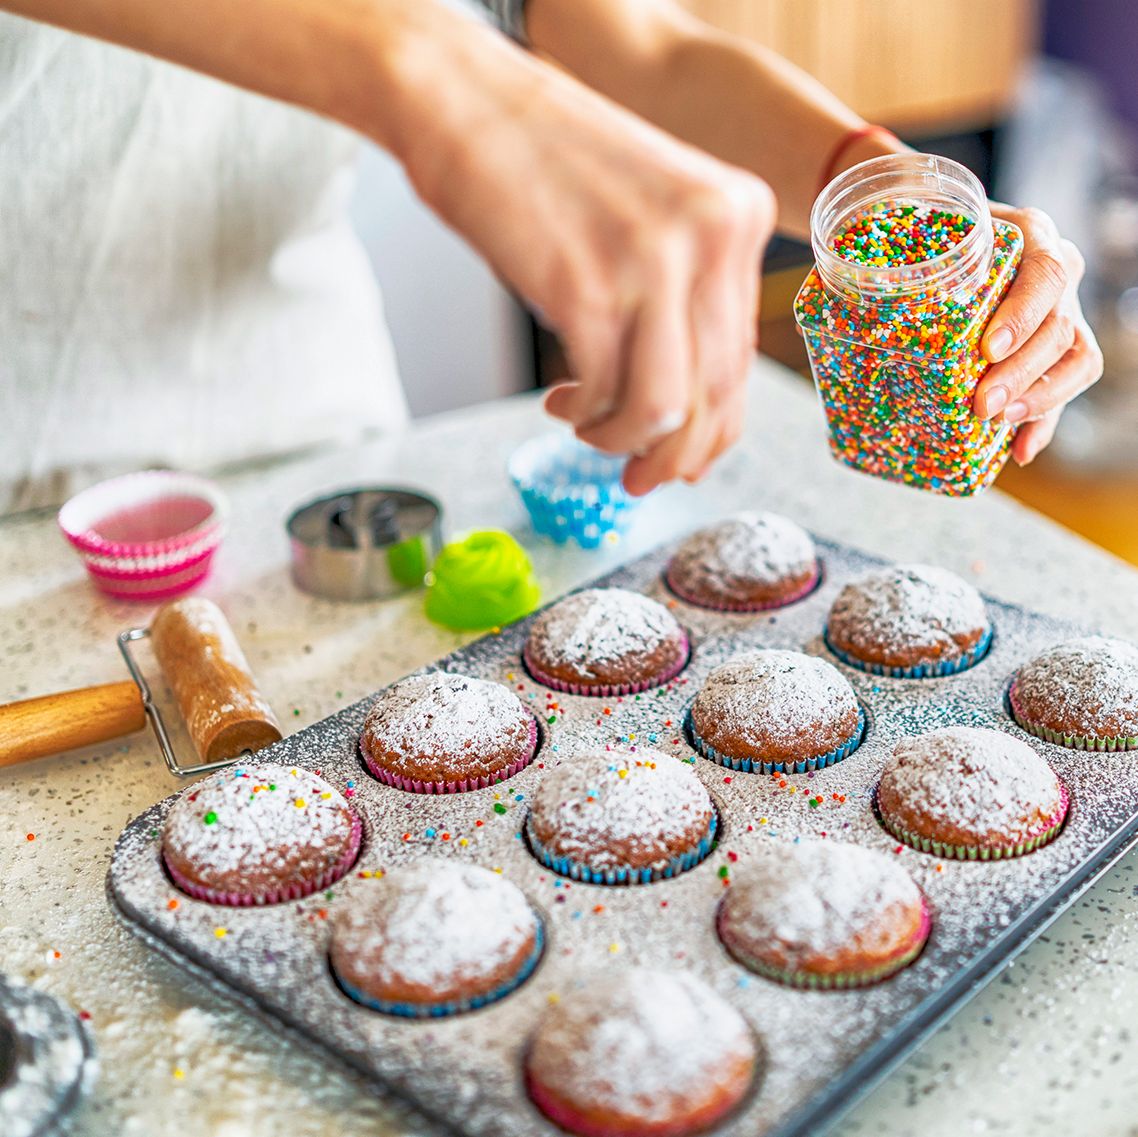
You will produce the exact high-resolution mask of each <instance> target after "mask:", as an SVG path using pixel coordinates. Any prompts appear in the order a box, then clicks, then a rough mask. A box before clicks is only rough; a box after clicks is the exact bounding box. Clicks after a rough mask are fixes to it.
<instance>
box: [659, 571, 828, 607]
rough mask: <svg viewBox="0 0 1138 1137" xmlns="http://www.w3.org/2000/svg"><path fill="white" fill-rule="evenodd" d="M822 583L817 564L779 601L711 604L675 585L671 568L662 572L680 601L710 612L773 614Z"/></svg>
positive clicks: (805, 595) (802, 597)
mask: <svg viewBox="0 0 1138 1137" xmlns="http://www.w3.org/2000/svg"><path fill="white" fill-rule="evenodd" d="M821 582H822V567H821V565H819V564H818V563H817V562H815V563H814V575H813V576H812V577H811V578H810V579H809V580H808V581H807V582H806V583H805V584H804V585H802V587H801V588H799V589H797V590H796V591H795V592H792V593H791V594H790V595H789V596H784V597H783V598H782V599H781V600H769V601H766V602H765V603H764V602H762V601H759V602H756V603H752V604H741V603H731V602H729V601H721V602H719V603H712V602H711V601H709V600H708V599H707V598H706V597H703V596H697V595H696V594H695V593H694V592H689V591H687V590H686V589H684V588H681V587H680V586H679V585H678V584H676V582H675V580H674V578H673V577H672V571H671V566H670V565H669V566H668V569H667V570H666V571H665V572H664V583H665V584H666V585H667V586H668V588H669V589H670V590H671V591H672V592H674V593H675V594H676V595H677V596H678V597H679V598H680V599H681V600H683V601H685V602H686V603H688V604H694V605H695V607H697V608H706V609H707V610H708V611H711V612H773V611H774V610H775V609H778V608H785V607H786V606H787V605H788V604H795V603H797V602H798V601H799V600H802V599H804V598H805V597H807V596H809V595H810V593H812V592H813V591H814V590H815V589H816V588H817V587H818V585H819V584H821Z"/></svg>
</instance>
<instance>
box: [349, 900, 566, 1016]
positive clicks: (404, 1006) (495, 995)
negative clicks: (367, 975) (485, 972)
mask: <svg viewBox="0 0 1138 1137" xmlns="http://www.w3.org/2000/svg"><path fill="white" fill-rule="evenodd" d="M544 950H545V931H544V929H543V928H542V925H541V921H540V920H539V919H537V917H536V916H535V917H534V934H533V951H532V952H530V954H529V955H528V956H527V957H526V960H525V962H524V963H523V964H522V965H521V967H520V968H519V969H518V971H517V973H516V974H515V975H513V976H512V977H511V978H510V979H509V980H508V981H507V982H506V983H503V984H502V985H501V986H500V987H495V988H494V989H493V990H492V991H487V992H486V993H484V994H482V995H474V996H472V997H471V998H469V999H452V1000H449V1001H446V1002H441V1003H400V1002H391V1001H389V1000H387V999H377V998H374V997H373V996H371V995H368V994H366V993H365V992H363V991H361V990H359V988H357V987H353V986H352V985H351V984H350V983H345V982H344V980H343V979H341V978H340V976H339V975H337V974H336V969H335V968H334V967H332V964H331V961H329V964H328V966H329V967H330V968H331V969H332V974H333V976H335V979H336V983H337V984H338V985H339V987H340V990H341V991H343V992H344V994H345V995H347V996H348V998H349V999H351V1000H352V1001H353V1002H356V1003H359V1004H360V1005H361V1006H363V1007H367V1008H368V1009H369V1010H373V1011H379V1012H380V1014H384V1015H396V1016H397V1017H399V1018H402V1019H441V1018H446V1017H448V1016H449V1015H458V1014H462V1013H464V1012H465V1011H476V1010H478V1008H479V1007H485V1006H488V1005H489V1004H490V1003H496V1002H497V1001H498V1000H499V999H504V998H505V997H506V996H507V995H509V994H511V993H512V992H513V991H516V990H517V989H518V988H519V987H520V986H521V985H522V984H523V983H524V982H525V981H526V980H527V979H528V978H529V977H530V976H531V975H532V974H533V973H534V969H535V968H536V967H537V965H538V963H539V962H540V960H541V953H542V952H543V951H544Z"/></svg>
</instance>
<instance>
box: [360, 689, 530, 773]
mask: <svg viewBox="0 0 1138 1137" xmlns="http://www.w3.org/2000/svg"><path fill="white" fill-rule="evenodd" d="M360 751H361V752H362V754H363V756H364V760H365V761H366V762H367V765H368V769H369V770H371V772H372V773H373V774H374V775H375V776H376V777H377V778H379V779H380V781H383V782H386V783H387V784H388V785H392V786H397V787H398V788H399V789H402V790H411V791H413V792H415V793H456V792H459V791H462V790H473V789H481V788H483V787H485V786H489V785H493V784H494V783H495V782H500V781H502V780H503V779H505V778H508V777H510V776H511V775H513V774H516V773H517V772H518V771H519V770H520V769H522V767H524V766H526V765H528V764H529V763H530V762H531V761H532V760H533V756H534V754H535V753H536V752H537V722H536V721H535V720H534V717H533V715H531V714H530V713H529V711H527V710H526V709H525V707H524V706H523V705H522V702H521V700H520V699H519V698H518V697H517V695H515V694H514V693H513V691H509V690H507V689H506V688H505V687H503V686H502V685H501V684H500V683H490V682H488V681H487V680H485V679H472V678H470V677H469V676H466V675H451V674H448V673H446V672H442V671H432V672H429V673H428V674H426V675H412V676H410V677H409V678H407V679H403V680H400V681H399V682H398V683H396V684H395V685H394V686H392V687H389V688H388V689H387V690H386V691H384V692H383V694H381V695H380V696H379V698H378V699H376V701H375V703H374V704H373V705H372V708H371V710H370V711H368V714H367V718H366V719H365V720H364V728H363V733H362V734H361V736H360Z"/></svg>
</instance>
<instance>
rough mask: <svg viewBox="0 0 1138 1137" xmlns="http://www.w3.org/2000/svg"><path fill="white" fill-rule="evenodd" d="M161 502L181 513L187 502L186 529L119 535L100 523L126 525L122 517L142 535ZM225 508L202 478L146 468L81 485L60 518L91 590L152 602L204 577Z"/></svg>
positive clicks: (221, 529)
mask: <svg viewBox="0 0 1138 1137" xmlns="http://www.w3.org/2000/svg"><path fill="white" fill-rule="evenodd" d="M163 506H165V508H166V509H167V511H169V510H171V509H179V508H180V509H181V510H182V511H183V513H185V511H186V509H187V506H191V508H190V509H189V512H188V514H186V528H185V529H184V530H182V531H181V532H176V533H173V534H164V535H161V536H158V537H155V538H153V539H148V538H145V537H141V536H140V537H139V538H138V539H132V540H119V539H113V538H109V537H107V536H105V535H104V532H103V530H102V529H101V528H100V526H101V525H102V524H104V523H106V522H108V521H110V520H112V519H116V518H119V519H120V524H122V523H125V522H123V521H122V520H121V518H122V517H123V516H124V515H125V516H130V517H131V521H132V522H133V524H134V526H135V527H137V529H138V530H139V531H140V532H145V531H146V529H147V528H148V526H151V525H153V524H154V523H155V518H156V517H159V516H160V515H161V513H162V508H163ZM227 512H228V507H227V504H226V501H225V498H224V497H223V496H222V495H221V493H220V492H219V491H218V489H217V488H216V487H215V486H214V485H213V483H211V482H209V481H208V480H206V479H205V478H199V477H195V476H194V475H192V474H180V473H176V472H174V471H169V470H149V471H145V472H143V473H138V474H127V475H125V476H124V477H120V478H111V479H110V480H109V481H106V482H100V483H99V484H98V485H95V486H92V487H91V488H90V489H87V490H84V491H83V492H82V493H79V494H77V495H76V496H75V497H73V498H72V499H71V500H70V501H68V502H67V504H66V505H64V507H63V508H62V509H61V510H60V511H59V518H58V521H59V527H60V529H61V530H62V531H63V534H64V536H65V537H66V538H67V540H68V541H69V542H70V543H71V545H72V546H73V547H74V548H75V549H76V550H77V551H78V552H79V554H80V556H81V557H82V559H83V563H84V566H85V567H86V569H87V572H88V574H89V576H90V578H91V581H92V583H93V584H94V585H95V587H96V588H98V589H100V591H102V592H105V593H108V594H109V595H111V596H115V597H119V598H121V599H127V600H157V599H161V598H163V597H166V596H173V595H176V594H177V593H179V592H184V591H186V590H187V589H189V588H192V587H193V586H194V585H195V584H198V583H199V582H200V581H201V580H202V579H203V578H204V577H205V575H206V574H207V573H208V571H209V567H210V561H211V559H212V557H213V554H214V553H215V552H216V551H217V548H218V546H219V545H220V544H221V540H222V537H223V535H224V532H225V518H226V514H227ZM166 520H167V521H168V520H169V519H168V516H167V519H166ZM158 531H159V532H161V530H158Z"/></svg>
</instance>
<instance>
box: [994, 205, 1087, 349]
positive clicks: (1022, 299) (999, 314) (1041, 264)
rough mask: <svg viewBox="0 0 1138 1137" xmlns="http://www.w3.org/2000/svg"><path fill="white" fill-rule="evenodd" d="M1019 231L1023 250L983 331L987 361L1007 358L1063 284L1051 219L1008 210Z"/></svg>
mask: <svg viewBox="0 0 1138 1137" xmlns="http://www.w3.org/2000/svg"><path fill="white" fill-rule="evenodd" d="M1008 216H1009V219H1010V220H1012V221H1015V222H1016V224H1018V225H1019V227H1020V229H1021V230H1022V231H1023V239H1024V253H1023V260H1022V261H1021V262H1020V266H1019V270H1018V271H1017V273H1016V278H1015V280H1014V281H1013V282H1012V286H1011V288H1010V289H1009V290H1008V294H1007V296H1006V297H1005V298H1004V302H1003V303H1002V304H1001V305H1000V306H999V308H997V309H996V314H995V315H994V316H993V317H992V320H991V323H990V324H989V325H988V328H987V331H985V333H984V340H983V351H984V355H985V357H986V358H987V359H988V360H989V361H990V362H991V363H998V362H999V361H1000V360H1002V359H1007V357H1008V356H1009V355H1011V354H1012V352H1014V351H1018V350H1019V349H1020V348H1021V347H1022V346H1023V345H1024V344H1025V343H1026V342H1027V341H1028V340H1029V339H1030V338H1031V337H1032V336H1033V335H1034V334H1035V332H1036V330H1037V329H1038V328H1039V327H1040V325H1041V324H1042V323H1043V321H1044V320H1045V319H1046V318H1047V314H1048V313H1049V312H1050V311H1051V310H1052V309H1053V308H1054V307H1055V306H1056V305H1057V304H1058V303H1059V300H1060V298H1061V297H1062V296H1063V292H1064V290H1065V289H1066V287H1067V283H1068V279H1069V275H1070V274H1069V272H1068V267H1067V265H1066V263H1065V262H1064V253H1065V252H1066V251H1067V250H1066V249H1065V247H1064V242H1062V241H1061V240H1060V238H1059V233H1058V231H1057V230H1056V228H1055V223H1054V222H1053V221H1052V220H1051V218H1050V217H1048V216H1047V214H1045V213H1042V212H1040V211H1039V210H1037V209H1019V210H1014V211H1010V212H1009V214H1008Z"/></svg>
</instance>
